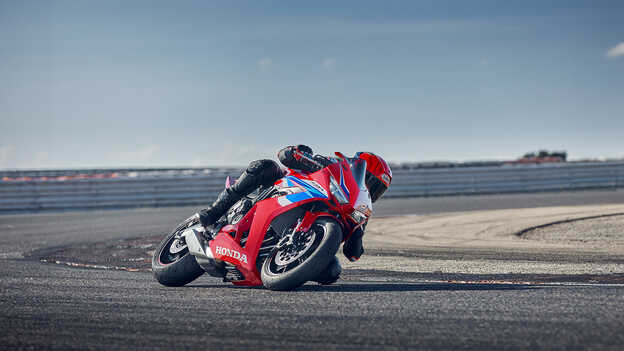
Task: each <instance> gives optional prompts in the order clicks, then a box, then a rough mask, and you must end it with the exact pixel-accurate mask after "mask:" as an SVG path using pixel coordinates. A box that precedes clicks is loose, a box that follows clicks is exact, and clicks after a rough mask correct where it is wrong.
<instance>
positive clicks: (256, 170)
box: [199, 145, 392, 283]
mask: <svg viewBox="0 0 624 351" xmlns="http://www.w3.org/2000/svg"><path fill="white" fill-rule="evenodd" d="M277 156H278V158H279V160H280V162H281V163H282V164H283V165H284V166H286V167H288V168H292V169H297V170H301V171H304V172H316V171H318V170H319V169H321V168H323V167H325V166H327V165H330V164H332V163H334V162H337V161H338V159H336V158H330V157H325V156H321V155H314V153H313V152H312V149H311V148H310V147H308V146H306V145H297V146H287V147H285V148H283V149H281V150H280V151H279V152H278V153H277ZM355 157H356V158H361V159H363V160H365V161H366V187H367V188H368V192H369V194H370V196H371V200H372V201H373V202H375V201H377V200H378V199H379V198H380V197H381V195H383V193H384V192H385V191H386V190H387V189H388V187H389V186H390V182H391V181H392V171H391V170H390V167H389V166H388V164H387V163H386V161H384V159H383V158H381V157H380V156H377V155H375V154H373V153H371V152H358V153H357V154H356V155H355ZM283 176H284V171H283V170H282V169H281V168H280V166H279V165H278V164H277V163H276V162H274V161H272V160H257V161H253V162H251V163H250V164H249V166H248V167H247V169H246V170H245V171H244V172H243V174H241V176H240V178H238V180H237V181H236V182H235V183H234V184H233V185H232V186H230V187H229V188H227V189H225V190H223V191H222V192H221V194H219V196H218V197H217V200H216V201H215V202H214V203H213V204H212V205H211V206H210V207H208V208H206V209H203V210H201V211H199V220H200V222H201V224H202V225H203V226H204V227H206V226H208V225H211V224H213V223H215V222H216V221H217V220H218V219H219V218H220V217H221V216H223V214H225V212H226V211H227V210H228V209H229V208H230V207H232V205H234V204H235V203H236V202H237V201H238V200H240V199H241V198H243V197H244V196H246V195H248V194H249V193H251V192H252V191H254V190H255V189H257V188H258V187H260V186H263V185H264V186H269V185H272V184H273V183H274V182H275V181H277V180H278V179H280V178H281V177H283ZM361 228H362V229H359V230H357V231H356V232H354V233H353V234H352V235H351V237H350V238H349V239H348V240H347V241H346V242H345V243H344V245H343V249H342V251H343V253H344V255H345V256H346V257H347V258H348V259H349V260H350V261H351V262H354V261H357V260H358V259H359V258H360V256H362V254H363V253H364V247H363V246H362V235H364V228H365V225H364V226H362V227H361ZM332 265H333V268H332ZM332 265H330V267H328V270H330V271H332V272H333V273H330V275H332V277H331V278H330V279H329V280H327V279H326V280H325V281H324V283H332V282H334V281H336V280H337V279H338V275H339V274H340V271H341V270H342V269H341V268H340V264H339V263H338V260H337V259H335V260H334V262H333V263H332Z"/></svg>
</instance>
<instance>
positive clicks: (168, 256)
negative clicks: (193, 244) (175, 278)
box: [158, 235, 188, 265]
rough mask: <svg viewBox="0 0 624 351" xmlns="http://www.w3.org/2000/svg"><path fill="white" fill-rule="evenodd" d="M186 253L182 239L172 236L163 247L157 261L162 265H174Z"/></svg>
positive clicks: (184, 242) (186, 247) (186, 248)
mask: <svg viewBox="0 0 624 351" xmlns="http://www.w3.org/2000/svg"><path fill="white" fill-rule="evenodd" d="M187 253H188V246H187V245H186V241H185V240H184V238H183V237H178V236H177V235H172V236H171V238H169V240H168V241H167V243H166V244H165V245H163V247H162V250H161V251H160V255H159V256H158V258H159V261H160V263H161V264H163V265H168V264H172V263H175V262H177V261H179V260H181V259H182V257H184V256H185V255H186V254H187Z"/></svg>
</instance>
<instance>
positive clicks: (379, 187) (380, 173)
mask: <svg viewBox="0 0 624 351" xmlns="http://www.w3.org/2000/svg"><path fill="white" fill-rule="evenodd" d="M355 157H358V158H361V159H362V160H364V161H366V187H367V188H368V192H369V193H370V196H371V200H372V201H373V202H375V201H377V199H379V198H380V197H381V195H383V194H384V193H385V192H386V190H388V188H389V187H390V182H392V170H390V166H388V163H386V161H385V160H384V159H383V158H381V157H380V156H377V155H375V154H373V153H372V152H358V153H356V154H355Z"/></svg>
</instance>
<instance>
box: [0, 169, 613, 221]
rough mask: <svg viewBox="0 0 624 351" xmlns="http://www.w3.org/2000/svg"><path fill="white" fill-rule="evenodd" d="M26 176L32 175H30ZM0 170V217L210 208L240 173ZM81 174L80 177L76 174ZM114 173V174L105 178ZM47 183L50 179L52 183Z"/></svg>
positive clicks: (568, 179)
mask: <svg viewBox="0 0 624 351" xmlns="http://www.w3.org/2000/svg"><path fill="white" fill-rule="evenodd" d="M28 172H30V173H28ZM28 172H26V171H22V172H20V171H13V172H11V171H4V172H2V174H1V175H2V176H3V178H0V179H5V180H0V213H1V212H30V211H47V210H71V209H106V208H130V207H166V206H184V205H189V206H190V205H207V204H209V203H210V202H211V201H213V200H214V199H215V197H216V195H217V194H218V192H219V191H221V190H222V189H223V186H224V180H225V177H226V176H228V175H229V176H231V177H234V178H236V177H238V175H239V174H240V172H241V170H239V169H224V170H209V171H199V170H196V169H195V170H184V169H160V170H97V172H98V173H93V171H92V174H106V176H103V177H88V176H87V177H85V176H84V174H85V173H88V172H86V171H62V170H59V171H36V172H37V173H36V174H33V173H32V172H34V171H28ZM81 174H82V175H81ZM111 174H114V176H110V175H111ZM50 177H52V178H50ZM621 187H624V162H601V163H559V164H542V165H518V166H499V167H466V168H434V169H396V170H395V171H394V178H393V181H392V186H391V187H390V189H389V190H388V192H387V194H386V195H385V197H388V198H391V197H425V196H444V195H475V194H497V193H516V192H517V193H520V192H544V191H570V190H582V189H617V188H621Z"/></svg>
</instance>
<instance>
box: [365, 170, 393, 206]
mask: <svg viewBox="0 0 624 351" xmlns="http://www.w3.org/2000/svg"><path fill="white" fill-rule="evenodd" d="M366 187H367V188H368V192H369V193H370V196H371V201H372V202H375V201H377V199H379V198H380V197H381V195H383V194H384V193H385V192H386V190H388V187H387V186H386V185H385V184H384V183H383V182H382V181H381V180H379V178H377V177H375V176H374V175H373V174H372V173H371V172H366Z"/></svg>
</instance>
